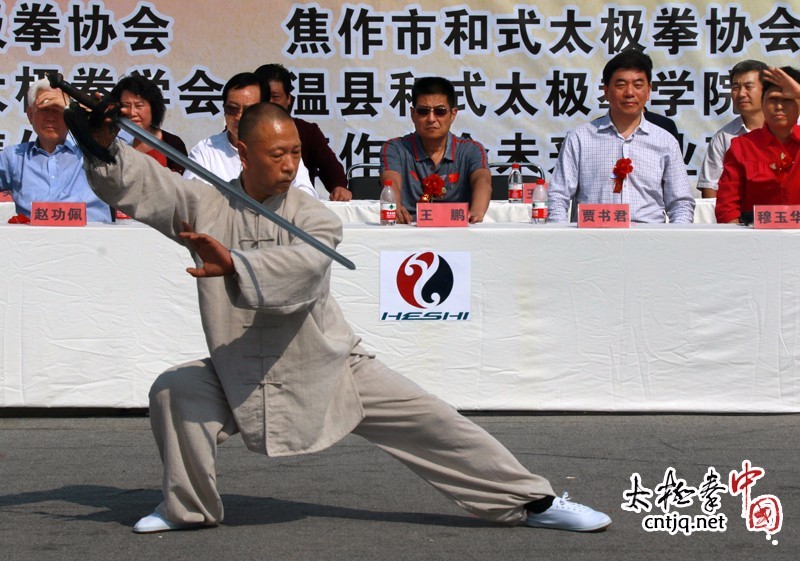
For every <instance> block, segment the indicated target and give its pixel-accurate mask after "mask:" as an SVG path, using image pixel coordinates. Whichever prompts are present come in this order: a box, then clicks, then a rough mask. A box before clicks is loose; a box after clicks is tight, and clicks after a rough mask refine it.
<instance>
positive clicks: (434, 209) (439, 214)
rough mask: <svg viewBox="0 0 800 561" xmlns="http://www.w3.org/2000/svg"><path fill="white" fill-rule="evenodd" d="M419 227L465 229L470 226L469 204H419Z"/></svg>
mask: <svg viewBox="0 0 800 561" xmlns="http://www.w3.org/2000/svg"><path fill="white" fill-rule="evenodd" d="M417 226H420V227H428V226H436V227H440V228H441V227H445V228H453V227H464V226H469V205H468V204H467V203H417Z"/></svg>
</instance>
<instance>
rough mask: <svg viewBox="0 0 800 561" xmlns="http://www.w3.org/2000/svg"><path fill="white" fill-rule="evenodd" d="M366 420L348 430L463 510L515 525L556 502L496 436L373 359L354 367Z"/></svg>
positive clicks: (550, 491) (545, 483) (547, 487)
mask: <svg viewBox="0 0 800 561" xmlns="http://www.w3.org/2000/svg"><path fill="white" fill-rule="evenodd" d="M351 366H352V368H353V375H354V376H355V380H356V384H357V387H358V391H359V394H360V396H361V401H362V404H363V406H364V413H365V418H364V420H363V421H362V422H361V423H360V424H359V425H358V426H357V427H356V429H355V430H354V431H353V433H354V434H358V435H361V436H363V437H364V438H366V439H367V440H369V441H370V442H372V443H373V444H375V445H377V446H379V447H380V448H381V449H383V450H385V451H386V452H388V453H389V454H391V455H392V456H394V457H395V458H397V459H398V460H400V461H401V462H403V463H404V464H406V465H407V466H408V467H410V468H411V469H412V470H413V471H414V472H416V473H417V475H419V476H420V477H422V478H423V479H424V480H426V481H427V482H428V483H430V484H431V485H433V486H434V487H435V488H436V489H438V490H439V491H441V492H442V493H444V494H445V495H446V496H447V497H449V498H450V499H452V500H453V501H455V502H456V504H458V505H459V506H461V507H462V508H464V509H466V510H467V511H469V512H471V513H473V514H475V515H476V516H479V517H481V518H483V519H486V520H491V521H493V522H500V523H504V524H512V525H513V524H519V523H521V522H523V521H524V520H525V509H524V506H525V504H527V503H529V502H531V501H534V500H536V499H541V498H542V497H544V496H548V495H549V496H555V493H554V492H553V489H552V487H551V486H550V483H549V482H548V481H547V480H546V479H544V478H543V477H540V476H538V475H533V474H531V473H530V472H529V471H528V470H527V469H525V468H524V467H523V466H522V465H521V464H520V463H519V461H517V459H516V458H515V457H514V456H513V455H512V454H511V452H509V451H508V450H507V449H506V448H505V447H504V446H503V445H502V444H500V443H499V442H498V441H497V440H495V438H494V437H493V436H491V435H490V434H489V433H487V432H486V431H485V430H483V429H482V428H480V427H479V426H477V425H476V424H475V423H473V422H471V421H469V420H468V419H466V418H464V417H462V416H461V415H459V413H458V412H457V411H456V410H455V409H454V408H453V407H451V406H450V405H448V404H446V403H445V402H443V401H442V400H440V399H439V398H437V397H435V396H433V395H431V394H429V393H427V392H426V391H425V390H423V389H422V388H420V387H419V386H418V385H416V384H415V383H414V382H412V381H411V380H409V379H408V378H404V377H403V376H401V375H399V374H398V373H396V372H394V371H393V370H391V369H390V368H389V367H387V366H386V365H384V364H382V363H381V362H380V361H378V360H375V359H368V358H363V359H360V360H359V359H356V360H354V361H353V362H352V363H351Z"/></svg>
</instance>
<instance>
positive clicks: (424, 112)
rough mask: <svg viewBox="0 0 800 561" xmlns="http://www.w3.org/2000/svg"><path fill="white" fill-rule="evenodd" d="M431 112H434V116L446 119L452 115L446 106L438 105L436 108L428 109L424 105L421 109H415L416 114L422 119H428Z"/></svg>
mask: <svg viewBox="0 0 800 561" xmlns="http://www.w3.org/2000/svg"><path fill="white" fill-rule="evenodd" d="M431 111H433V114H434V115H436V116H437V117H444V116H445V115H447V114H448V113H450V109H448V108H447V107H445V106H444V105H437V106H436V107H426V106H424V105H423V106H421V107H414V113H416V114H417V115H419V116H420V117H427V116H428V114H429V113H430V112H431Z"/></svg>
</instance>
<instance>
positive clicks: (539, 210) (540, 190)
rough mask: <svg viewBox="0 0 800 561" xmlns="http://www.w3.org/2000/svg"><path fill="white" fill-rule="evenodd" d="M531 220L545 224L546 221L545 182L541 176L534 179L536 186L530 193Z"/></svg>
mask: <svg viewBox="0 0 800 561" xmlns="http://www.w3.org/2000/svg"><path fill="white" fill-rule="evenodd" d="M531 202H532V203H533V204H532V205H531V222H532V223H533V224H545V223H546V222H547V182H546V181H545V180H544V179H542V178H541V177H540V178H539V179H537V180H536V187H534V188H533V193H531Z"/></svg>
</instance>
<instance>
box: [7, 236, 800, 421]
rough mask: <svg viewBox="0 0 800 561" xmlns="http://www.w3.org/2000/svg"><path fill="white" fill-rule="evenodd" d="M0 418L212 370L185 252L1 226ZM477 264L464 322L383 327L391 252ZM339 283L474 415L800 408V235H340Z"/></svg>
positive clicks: (109, 398)
mask: <svg viewBox="0 0 800 561" xmlns="http://www.w3.org/2000/svg"><path fill="white" fill-rule="evenodd" d="M0 235H2V238H3V244H0V255H1V256H2V262H3V267H2V270H1V272H0V279H1V280H0V282H2V286H3V287H4V294H3V296H2V297H0V321H2V325H3V335H2V346H0V366H1V367H2V369H1V370H0V406H5V407H12V406H14V407H18V406H27V407H56V406H97V407H101V406H102V407H142V406H146V404H147V391H148V388H149V386H150V384H151V383H152V381H153V379H154V378H155V377H156V376H157V375H158V374H159V373H160V372H161V371H163V370H165V369H166V368H168V367H170V366H173V365H176V364H180V363H183V362H186V361H189V360H192V359H195V358H199V357H203V356H207V354H208V353H207V350H206V349H205V344H204V339H203V336H202V331H201V327H200V320H199V314H198V311H197V301H196V290H195V286H194V280H193V279H192V278H191V277H190V276H189V275H188V274H186V273H185V271H184V268H185V267H186V266H189V265H190V264H191V261H190V260H189V258H188V253H186V252H185V250H184V249H183V248H182V247H180V246H178V245H177V244H174V243H172V242H171V241H169V240H168V239H167V238H165V237H163V236H161V235H160V234H158V233H156V232H155V231H153V230H151V229H149V228H146V227H144V226H142V225H139V224H135V223H134V224H118V225H90V226H87V227H85V228H34V227H31V226H19V225H2V226H0ZM423 249H432V250H434V251H468V252H470V253H471V259H472V297H471V315H470V320H469V321H466V322H381V321H380V320H379V317H378V316H379V313H378V312H379V307H378V304H379V302H378V279H379V257H380V252H381V251H383V250H396V251H409V252H412V251H419V250H423ZM340 250H341V251H342V253H343V254H344V255H346V256H347V257H349V258H350V259H352V260H353V261H354V262H355V263H356V265H357V267H358V268H357V270H356V271H349V270H346V269H344V268H343V267H340V266H338V265H334V271H333V279H332V288H333V292H334V294H335V295H336V297H337V299H338V301H339V303H340V305H341V307H342V308H343V310H344V313H345V315H346V316H347V318H348V319H349V320H350V321H351V323H352V325H353V326H354V329H355V331H356V332H357V333H358V334H359V335H361V336H362V337H363V338H364V344H365V345H366V346H367V348H369V349H372V350H373V351H375V352H376V353H377V354H378V356H379V358H380V359H382V360H384V361H385V362H387V363H388V364H389V365H391V366H392V367H394V368H396V369H397V370H399V371H400V372H402V373H403V374H405V375H407V376H408V377H410V378H412V379H413V380H415V381H416V382H418V383H419V384H421V385H422V386H424V387H425V388H426V389H428V390H429V391H432V392H434V393H436V394H437V395H439V396H441V397H442V398H444V399H445V400H447V401H449V402H450V403H452V404H453V405H455V406H456V407H459V408H462V409H484V410H490V409H497V410H565V411H570V410H588V411H708V412H762V411H764V412H797V411H800V370H798V367H797V366H798V359H800V322H798V314H797V310H798V298H800V261H799V260H798V259H797V255H798V252H799V251H800V233H798V232H792V231H783V232H780V231H755V230H752V229H749V228H743V227H738V226H730V225H715V226H701V225H694V226H687V227H680V226H669V225H661V226H637V227H634V228H632V229H631V230H627V231H626V230H613V231H611V230H609V231H600V230H578V229H576V228H574V227H572V226H560V225H546V226H531V225H527V224H481V225H477V226H472V227H470V228H466V229H432V228H428V229H424V230H420V229H417V228H414V227H411V226H396V227H393V228H386V227H379V226H369V225H356V224H351V225H347V226H345V238H344V242H343V243H342V244H341V246H340Z"/></svg>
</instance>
